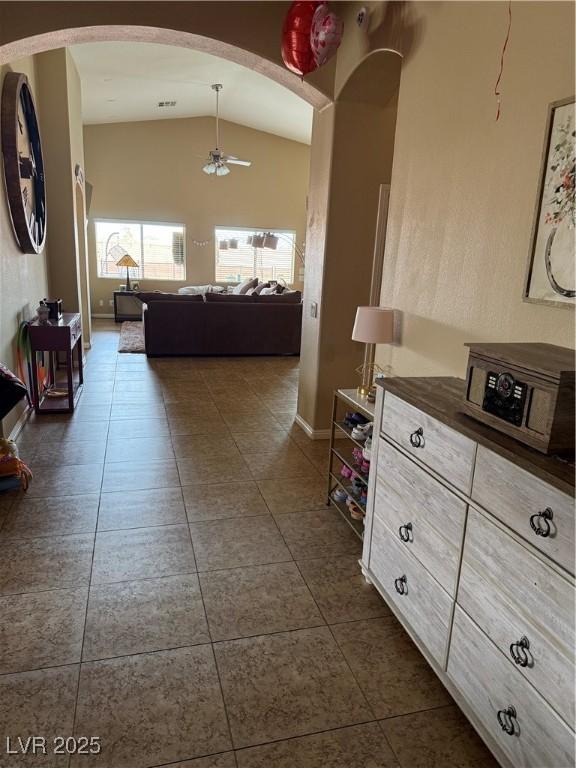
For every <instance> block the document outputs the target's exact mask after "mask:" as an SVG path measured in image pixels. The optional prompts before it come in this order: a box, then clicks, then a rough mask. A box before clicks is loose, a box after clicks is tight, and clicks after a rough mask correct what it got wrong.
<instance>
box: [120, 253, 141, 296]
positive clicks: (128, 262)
mask: <svg viewBox="0 0 576 768" xmlns="http://www.w3.org/2000/svg"><path fill="white" fill-rule="evenodd" d="M116 266H117V267H126V290H127V291H129V290H130V267H137V266H138V262H137V261H134V259H133V258H132V256H130V254H129V253H125V254H124V256H122V258H121V259H120V260H119V261H117V262H116Z"/></svg>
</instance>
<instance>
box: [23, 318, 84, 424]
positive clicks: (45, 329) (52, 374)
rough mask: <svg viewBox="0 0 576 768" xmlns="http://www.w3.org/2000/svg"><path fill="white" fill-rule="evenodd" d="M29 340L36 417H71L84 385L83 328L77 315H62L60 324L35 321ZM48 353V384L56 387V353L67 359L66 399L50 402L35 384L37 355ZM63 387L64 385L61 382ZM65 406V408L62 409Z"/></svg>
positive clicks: (36, 383)
mask: <svg viewBox="0 0 576 768" xmlns="http://www.w3.org/2000/svg"><path fill="white" fill-rule="evenodd" d="M28 332H29V336H30V351H31V354H32V400H33V403H34V410H35V411H36V413H71V412H72V411H73V410H74V405H75V402H76V400H77V399H78V397H79V396H80V392H81V391H82V385H83V382H84V378H83V370H82V354H83V352H82V324H81V320H80V314H79V313H77V312H65V313H64V314H63V315H62V317H61V318H60V320H49V321H48V323H47V324H40V323H39V322H38V321H37V320H35V321H34V322H33V323H30V325H29V326H28ZM74 350H76V351H77V357H78V375H77V377H75V375H74ZM37 352H47V353H48V384H49V387H55V386H58V381H57V368H58V362H57V353H58V352H60V353H62V354H64V355H65V357H66V390H67V392H68V397H67V398H51V397H47V396H46V392H41V391H40V387H39V382H38V369H37V366H36V353H37ZM63 383H64V382H63ZM63 401H65V402H67V403H68V405H67V407H64V406H63Z"/></svg>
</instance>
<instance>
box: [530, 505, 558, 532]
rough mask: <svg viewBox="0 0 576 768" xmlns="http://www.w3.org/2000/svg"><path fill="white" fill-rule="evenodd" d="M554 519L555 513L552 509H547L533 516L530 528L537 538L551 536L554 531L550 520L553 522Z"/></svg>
mask: <svg viewBox="0 0 576 768" xmlns="http://www.w3.org/2000/svg"><path fill="white" fill-rule="evenodd" d="M553 517H554V513H553V512H552V510H551V509H550V507H546V509H545V510H543V511H542V512H537V513H536V514H535V515H532V517H531V518H530V527H531V528H532V530H533V531H534V533H535V534H536V536H542V537H543V538H546V537H547V536H550V532H551V531H552V526H551V525H550V520H552V518H553Z"/></svg>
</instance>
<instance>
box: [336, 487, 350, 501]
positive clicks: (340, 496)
mask: <svg viewBox="0 0 576 768" xmlns="http://www.w3.org/2000/svg"><path fill="white" fill-rule="evenodd" d="M347 498H348V494H347V493H346V491H345V490H344V489H343V488H336V490H335V491H333V492H332V499H333V500H334V501H336V502H338V504H342V503H343V502H345V501H346V499H347Z"/></svg>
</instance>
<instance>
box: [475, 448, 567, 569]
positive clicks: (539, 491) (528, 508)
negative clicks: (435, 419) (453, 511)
mask: <svg viewBox="0 0 576 768" xmlns="http://www.w3.org/2000/svg"><path fill="white" fill-rule="evenodd" d="M472 498H473V499H474V500H475V501H477V502H478V503H479V504H480V505H481V506H483V507H485V509H487V510H489V511H490V512H492V513H493V514H494V515H496V517H498V518H500V520H502V522H503V523H505V524H506V525H508V526H509V527H510V528H512V529H514V530H515V531H516V532H517V533H518V534H520V536H523V537H524V538H525V539H527V540H528V541H529V542H530V544H533V545H534V546H535V547H537V548H538V549H539V550H540V551H541V552H544V553H545V554H546V555H548V557H550V558H552V560H555V561H556V562H557V563H558V564H559V565H561V566H563V567H564V568H566V569H567V570H568V571H570V572H571V573H574V519H575V514H574V499H572V498H571V497H570V496H567V495H566V494H564V493H561V492H560V491H557V490H556V488H553V487H552V486H550V485H548V484H547V483H544V482H543V481H542V480H539V479H538V478H537V477H534V475H531V474H530V473H529V472H525V471H524V470H523V469H520V467H517V466H516V465H515V464H512V462H510V461H507V460H506V459H503V458H502V457H501V456H498V454H496V453H493V452H492V451H489V450H488V449H487V448H484V447H483V446H478V454H477V457H476V469H475V471H474V483H473V486H472ZM545 510H549V511H548V512H546V515H550V513H551V515H552V516H551V519H550V520H546V516H545V515H543V514H540V513H544V512H545ZM533 526H534V527H535V528H536V530H534V527H533ZM538 530H539V531H540V534H537V531H538Z"/></svg>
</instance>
